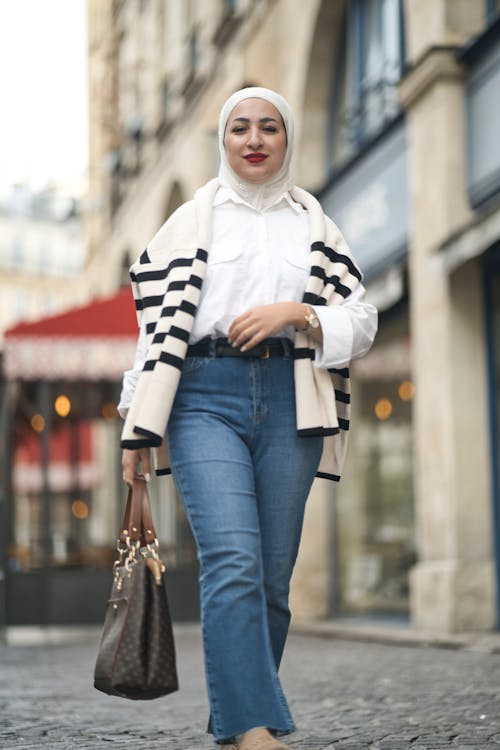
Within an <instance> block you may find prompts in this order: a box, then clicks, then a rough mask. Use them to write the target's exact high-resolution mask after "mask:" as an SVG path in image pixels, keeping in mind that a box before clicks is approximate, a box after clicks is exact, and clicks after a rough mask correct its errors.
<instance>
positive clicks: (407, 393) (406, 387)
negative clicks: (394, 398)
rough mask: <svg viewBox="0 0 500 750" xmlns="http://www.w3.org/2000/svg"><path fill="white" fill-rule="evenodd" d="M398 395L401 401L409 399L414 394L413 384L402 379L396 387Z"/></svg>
mask: <svg viewBox="0 0 500 750" xmlns="http://www.w3.org/2000/svg"><path fill="white" fill-rule="evenodd" d="M398 395H399V398H400V399H401V401H411V400H412V398H413V396H414V395H415V386H414V384H413V383H412V382H411V380H403V382H402V383H400V385H399V388H398Z"/></svg>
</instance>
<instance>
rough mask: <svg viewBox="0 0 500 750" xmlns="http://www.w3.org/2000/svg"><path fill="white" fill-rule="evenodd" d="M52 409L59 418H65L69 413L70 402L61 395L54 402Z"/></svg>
mask: <svg viewBox="0 0 500 750" xmlns="http://www.w3.org/2000/svg"><path fill="white" fill-rule="evenodd" d="M54 409H55V410H56V414H58V415H59V416H60V417H67V416H68V414H69V413H70V411H71V401H70V400H69V398H68V397H67V396H65V395H64V394H63V393H62V394H61V395H60V396H58V397H57V398H56V400H55V401H54Z"/></svg>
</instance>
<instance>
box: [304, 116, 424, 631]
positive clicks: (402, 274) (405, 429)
mask: <svg viewBox="0 0 500 750" xmlns="http://www.w3.org/2000/svg"><path fill="white" fill-rule="evenodd" d="M319 197H320V200H321V202H322V205H323V206H324V208H325V210H326V212H327V213H328V214H329V215H330V216H332V217H333V218H334V220H335V221H336V222H337V223H338V224H339V226H340V227H341V229H342V231H343V233H344V234H345V236H346V239H347V241H348V243H349V245H350V246H351V248H352V250H353V252H354V254H355V256H356V257H357V259H358V260H359V262H360V264H361V267H362V268H363V271H364V273H365V285H366V286H367V288H368V295H369V298H370V300H371V301H372V302H373V303H374V304H376V305H377V307H378V309H379V315H380V319H379V333H378V335H377V339H376V341H375V344H374V346H373V348H372V350H371V351H370V352H369V354H368V355H367V356H366V357H365V358H364V359H362V360H359V361H357V362H354V363H353V365H352V368H351V374H352V380H353V385H352V391H353V393H352V409H353V412H352V421H353V429H352V433H351V435H350V445H349V452H348V459H347V463H346V468H345V472H344V478H343V481H342V483H341V484H340V486H339V488H338V490H337V492H336V498H335V502H334V504H333V505H332V527H333V529H334V539H333V544H332V546H331V548H332V556H333V559H332V561H331V562H332V569H333V576H332V579H333V591H332V601H331V609H332V612H333V613H334V614H335V615H361V614H363V615H365V614H369V615H391V616H403V617H406V616H407V613H408V608H409V583H408V574H409V570H410V568H411V567H412V565H413V564H414V562H415V555H416V552H415V530H414V517H413V515H414V510H413V506H414V498H413V445H412V399H413V396H414V385H413V380H412V373H411V366H410V348H411V340H410V329H409V311H408V293H407V270H406V256H407V248H408V224H409V220H408V189H407V154H406V139H405V127H404V121H403V120H401V119H398V120H396V121H395V122H394V124H393V125H392V127H391V128H389V129H388V130H386V132H385V133H384V134H383V136H382V137H380V138H379V139H378V140H377V141H376V142H374V143H373V144H372V146H371V147H369V148H368V149H366V150H365V151H364V153H363V154H362V156H360V157H359V158H358V159H357V160H355V161H354V162H353V163H352V164H351V165H350V166H349V167H348V168H346V169H345V170H344V171H343V172H341V173H340V174H339V176H338V177H336V178H335V179H334V181H333V182H332V183H331V184H330V185H328V186H327V187H326V188H325V189H324V190H323V191H322V192H321V193H320V196H319Z"/></svg>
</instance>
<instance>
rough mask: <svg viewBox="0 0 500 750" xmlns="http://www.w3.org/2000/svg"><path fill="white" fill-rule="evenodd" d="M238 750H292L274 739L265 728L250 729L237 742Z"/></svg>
mask: <svg viewBox="0 0 500 750" xmlns="http://www.w3.org/2000/svg"><path fill="white" fill-rule="evenodd" d="M236 747H237V750H290V748H289V747H288V745H284V744H283V743H282V742H280V741H279V740H277V739H276V737H273V735H272V734H271V732H269V731H268V730H267V729H266V728H265V727H256V728H255V729H249V731H248V732H245V733H244V734H240V735H239V736H238V738H237V740H236Z"/></svg>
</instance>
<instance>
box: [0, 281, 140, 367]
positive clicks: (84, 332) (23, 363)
mask: <svg viewBox="0 0 500 750" xmlns="http://www.w3.org/2000/svg"><path fill="white" fill-rule="evenodd" d="M137 333H138V329H137V318H136V314H135V307H134V301H133V297H132V292H131V291H130V289H122V290H120V291H119V292H118V293H117V294H115V295H114V296H113V297H108V298H106V299H100V300H94V301H93V302H91V303H89V304H88V305H85V306H83V307H75V308H73V309H71V310H68V311H67V312H64V313H61V314H59V315H52V316H50V317H47V318H42V319H41V320H37V321H35V322H32V323H19V324H18V325H16V326H14V327H13V328H10V329H9V330H8V331H6V332H5V340H4V371H5V374H6V377H7V378H8V379H23V380H40V379H43V380H63V379H64V380H120V379H121V376H122V374H123V371H124V370H126V369H130V367H131V366H132V363H133V360H134V351H135V345H136V341H137Z"/></svg>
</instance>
